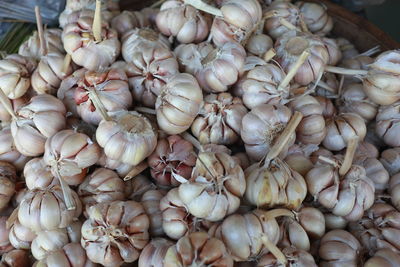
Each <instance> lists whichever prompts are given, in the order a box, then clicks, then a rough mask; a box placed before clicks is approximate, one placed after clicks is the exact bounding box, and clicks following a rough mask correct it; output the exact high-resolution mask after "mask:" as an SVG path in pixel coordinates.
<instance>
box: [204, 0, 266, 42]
mask: <svg viewBox="0 0 400 267" xmlns="http://www.w3.org/2000/svg"><path fill="white" fill-rule="evenodd" d="M220 11H221V15H222V17H218V16H217V17H215V18H214V22H213V24H212V26H211V33H210V35H211V36H212V40H213V42H214V44H215V45H217V46H222V45H224V44H225V43H227V42H232V41H234V42H242V41H244V40H246V39H247V38H248V37H249V36H248V35H249V34H251V32H252V31H253V29H254V27H255V26H257V25H258V24H259V23H260V22H261V19H262V9H261V5H260V3H259V2H258V1H257V0H247V1H241V0H230V1H224V2H222V5H221V8H220Z"/></svg>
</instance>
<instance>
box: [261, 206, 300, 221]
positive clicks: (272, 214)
mask: <svg viewBox="0 0 400 267" xmlns="http://www.w3.org/2000/svg"><path fill="white" fill-rule="evenodd" d="M262 216H263V217H264V218H265V219H267V220H268V219H269V220H270V219H275V218H277V217H283V216H285V217H290V218H294V214H293V212H291V211H290V210H288V209H273V210H269V211H265V212H264V214H263V215H262Z"/></svg>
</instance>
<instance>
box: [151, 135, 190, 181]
mask: <svg viewBox="0 0 400 267" xmlns="http://www.w3.org/2000/svg"><path fill="white" fill-rule="evenodd" d="M147 162H148V164H149V166H150V173H151V176H152V177H153V179H154V180H155V182H156V183H157V184H158V185H161V186H178V185H180V184H181V182H182V181H181V179H182V178H181V177H183V178H184V179H186V180H189V179H190V175H191V174H192V168H193V167H194V165H195V164H196V155H195V153H194V149H193V145H192V144H191V143H190V142H188V141H186V140H185V139H183V138H182V137H180V136H179V135H171V136H168V137H167V138H161V139H158V141H157V147H156V149H155V150H154V152H153V153H152V154H151V155H150V156H149V157H148V158H147Z"/></svg>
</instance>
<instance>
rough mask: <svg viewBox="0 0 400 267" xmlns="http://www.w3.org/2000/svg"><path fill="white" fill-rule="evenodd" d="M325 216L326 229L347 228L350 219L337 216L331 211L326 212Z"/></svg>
mask: <svg viewBox="0 0 400 267" xmlns="http://www.w3.org/2000/svg"><path fill="white" fill-rule="evenodd" d="M324 218H325V225H326V229H329V230H334V229H345V228H346V227H347V224H348V221H347V220H346V219H345V218H343V217H342V216H337V215H334V214H332V213H329V212H327V213H325V214H324Z"/></svg>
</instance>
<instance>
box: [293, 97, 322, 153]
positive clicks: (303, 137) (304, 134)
mask: <svg viewBox="0 0 400 267" xmlns="http://www.w3.org/2000/svg"><path fill="white" fill-rule="evenodd" d="M289 107H290V108H291V109H292V111H299V112H301V113H302V114H303V116H304V117H303V119H302V121H301V122H300V124H299V126H298V127H297V128H296V138H297V141H298V142H300V143H303V144H315V145H319V144H320V143H321V142H322V140H324V138H325V136H326V129H325V119H324V117H323V115H322V113H323V110H322V107H321V105H320V104H319V102H318V100H316V99H315V98H314V97H312V96H310V95H305V96H301V97H297V98H295V99H294V100H293V101H291V102H290V103H289Z"/></svg>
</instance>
